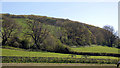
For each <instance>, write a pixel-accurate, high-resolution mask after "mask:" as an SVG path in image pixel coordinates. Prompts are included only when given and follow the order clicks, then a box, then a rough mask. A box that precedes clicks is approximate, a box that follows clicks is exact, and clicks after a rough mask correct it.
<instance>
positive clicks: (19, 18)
mask: <svg viewBox="0 0 120 68" xmlns="http://www.w3.org/2000/svg"><path fill="white" fill-rule="evenodd" d="M2 15H3V25H4V21H6V23H5V24H7V23H8V22H7V20H8V21H9V20H11V21H15V22H16V24H17V25H18V27H19V28H17V29H16V30H15V31H14V32H12V33H15V34H13V35H12V34H11V36H9V38H8V39H9V40H8V41H6V43H7V45H10V46H13V47H20V48H25V49H27V48H28V47H29V46H30V47H31V48H33V49H35V48H36V47H37V48H38V47H40V48H41V49H42V50H47V51H55V50H56V52H57V50H58V51H60V50H59V48H60V49H63V50H62V51H64V50H65V51H66V52H67V51H68V49H69V47H67V46H90V45H91V44H96V45H104V46H109V47H119V45H118V43H117V42H118V38H116V37H115V35H114V34H113V33H111V32H110V31H108V30H105V29H103V28H99V27H95V26H93V25H88V24H84V23H81V22H77V21H71V20H69V19H59V18H52V17H46V16H37V15H12V14H2ZM37 22H38V23H40V26H39V29H41V34H40V33H36V34H31V35H30V34H29V35H28V34H26V33H31V32H34V31H35V30H34V31H32V30H33V28H30V27H31V25H32V26H33V27H34V29H37V24H36V23H37ZM17 25H16V26H17ZM6 28H7V27H5V28H4V27H3V29H6ZM37 30H38V29H37ZM42 30H43V31H42ZM38 32H39V31H38ZM45 32H46V33H45ZM47 32H49V34H48V35H47V37H46V38H45V40H42V39H43V38H44V36H42V35H46V34H47ZM3 34H4V31H3ZM38 34H40V36H39V37H40V38H39V40H41V42H38V43H35V42H37V40H36V41H35V40H34V39H33V35H34V36H35V35H38ZM107 34H110V35H111V36H110V37H107ZM36 37H37V36H36ZM42 37H43V38H42ZM111 37H112V39H111ZM13 40H14V41H13ZM108 40H109V41H108ZM113 40H114V41H113ZM11 42H13V43H11ZM23 42H24V44H25V45H24V44H23ZM51 42H52V43H51ZM111 42H112V43H111ZM2 43H3V42H2ZM34 44H38V46H33V45H34ZM39 44H40V45H39ZM41 44H42V45H41ZM28 45H29V46H28ZM66 47H67V48H68V49H66ZM56 48H58V49H56Z"/></svg>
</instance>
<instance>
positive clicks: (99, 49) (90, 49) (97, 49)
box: [71, 45, 120, 54]
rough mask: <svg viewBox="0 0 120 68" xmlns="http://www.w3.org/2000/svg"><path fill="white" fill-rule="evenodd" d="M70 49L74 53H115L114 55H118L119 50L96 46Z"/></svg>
mask: <svg viewBox="0 0 120 68" xmlns="http://www.w3.org/2000/svg"><path fill="white" fill-rule="evenodd" d="M71 49H72V50H73V51H75V52H93V53H115V54H118V53H119V50H120V49H117V48H114V47H107V46H96V45H92V46H90V47H77V48H71Z"/></svg>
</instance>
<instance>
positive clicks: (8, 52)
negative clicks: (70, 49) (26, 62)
mask: <svg viewBox="0 0 120 68" xmlns="http://www.w3.org/2000/svg"><path fill="white" fill-rule="evenodd" d="M8 48H9V49H8ZM8 48H3V49H2V56H23V57H63V58H64V57H71V56H70V55H71V54H62V53H54V52H42V51H41V52H33V51H26V50H23V49H19V48H14V47H8ZM87 48H88V47H87ZM103 48H104V47H103ZM79 49H80V48H79ZM99 49H100V48H99ZM113 49H114V48H113ZM76 50H77V48H76ZM93 50H94V49H93ZM91 52H92V51H91ZM81 57H84V56H83V55H76V58H81ZM88 58H95V59H99V58H100V59H118V57H110V56H88Z"/></svg>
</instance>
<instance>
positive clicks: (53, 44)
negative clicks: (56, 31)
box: [43, 36, 70, 53]
mask: <svg viewBox="0 0 120 68" xmlns="http://www.w3.org/2000/svg"><path fill="white" fill-rule="evenodd" d="M43 46H44V49H45V50H46V51H53V52H59V53H67V52H69V49H70V48H69V47H67V46H66V45H63V44H62V43H61V41H60V40H59V39H56V38H55V37H53V36H48V37H47V38H46V40H45V41H44V45H43Z"/></svg>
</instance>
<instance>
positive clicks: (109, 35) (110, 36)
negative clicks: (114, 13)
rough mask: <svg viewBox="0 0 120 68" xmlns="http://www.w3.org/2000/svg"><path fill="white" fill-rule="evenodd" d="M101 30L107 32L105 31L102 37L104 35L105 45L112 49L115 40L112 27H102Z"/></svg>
mask: <svg viewBox="0 0 120 68" xmlns="http://www.w3.org/2000/svg"><path fill="white" fill-rule="evenodd" d="M103 29H105V30H107V31H105V33H104V35H105V39H106V43H107V44H108V45H109V46H110V47H112V45H113V43H114V41H115V39H116V36H115V35H114V32H115V31H114V28H113V26H110V25H105V26H104V27H103Z"/></svg>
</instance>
